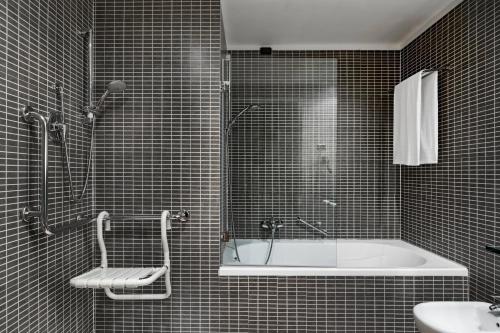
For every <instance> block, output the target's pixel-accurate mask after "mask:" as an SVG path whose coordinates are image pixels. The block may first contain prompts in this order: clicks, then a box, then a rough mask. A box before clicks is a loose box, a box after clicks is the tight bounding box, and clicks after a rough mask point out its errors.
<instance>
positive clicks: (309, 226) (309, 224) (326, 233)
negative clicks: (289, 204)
mask: <svg viewBox="0 0 500 333" xmlns="http://www.w3.org/2000/svg"><path fill="white" fill-rule="evenodd" d="M297 221H298V222H300V223H302V224H304V225H305V226H307V227H308V228H311V229H313V230H314V231H317V232H319V233H320V234H322V235H324V236H328V232H327V231H326V230H323V229H320V228H318V227H317V226H315V225H312V224H311V223H309V222H307V221H305V220H303V219H301V218H300V216H297Z"/></svg>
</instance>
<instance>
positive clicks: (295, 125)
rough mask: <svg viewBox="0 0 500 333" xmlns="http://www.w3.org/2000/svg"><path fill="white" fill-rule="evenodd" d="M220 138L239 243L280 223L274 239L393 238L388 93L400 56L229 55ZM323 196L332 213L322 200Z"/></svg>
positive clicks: (395, 180)
mask: <svg viewBox="0 0 500 333" xmlns="http://www.w3.org/2000/svg"><path fill="white" fill-rule="evenodd" d="M231 56H232V60H231V62H232V71H231V74H232V77H231V94H232V95H231V96H232V116H233V117H234V116H235V115H236V114H238V112H240V111H241V110H242V109H243V108H244V107H245V106H247V105H249V104H259V105H261V106H262V108H261V109H260V110H253V111H250V112H248V113H246V114H245V115H244V116H243V117H241V118H239V119H238V122H237V123H236V125H235V126H234V128H233V130H232V135H231V137H230V140H229V147H230V170H231V175H230V177H231V184H232V186H231V189H232V209H231V211H232V214H230V217H232V219H233V220H234V223H235V226H236V230H237V236H238V237H239V238H259V237H263V236H264V234H263V232H262V230H261V228H260V221H262V220H263V219H265V218H268V217H271V216H274V217H278V218H282V219H284V220H285V227H284V228H283V229H281V230H280V231H279V234H278V235H279V237H282V238H315V237H321V235H320V234H318V233H315V232H313V231H310V230H308V229H305V228H303V227H302V226H300V225H298V224H297V223H296V221H295V218H296V217H297V216H301V217H302V218H303V219H305V220H306V221H309V222H313V221H314V222H316V221H320V222H322V225H321V227H322V228H324V229H326V230H327V231H328V232H329V233H330V235H331V237H332V238H338V237H342V238H399V234H400V228H399V219H400V218H399V211H400V207H399V196H400V193H399V167H397V166H393V165H392V163H391V158H392V141H391V139H392V126H391V124H392V123H391V119H392V96H391V94H390V93H389V92H388V91H389V89H390V88H391V87H393V86H394V85H395V84H396V83H397V82H398V81H399V52H397V51H380V52H356V51H345V52H331V51H328V52H325V51H307V52H303V51H275V52H273V54H272V55H260V53H259V52H258V51H232V52H231ZM324 199H329V200H331V201H334V202H336V203H337V206H336V207H335V208H332V207H331V206H329V205H326V204H324V203H323V202H322V200H324Z"/></svg>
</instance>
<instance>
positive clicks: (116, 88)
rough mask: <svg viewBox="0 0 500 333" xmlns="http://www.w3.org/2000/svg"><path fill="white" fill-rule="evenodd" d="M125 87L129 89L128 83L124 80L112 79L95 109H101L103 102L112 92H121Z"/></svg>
mask: <svg viewBox="0 0 500 333" xmlns="http://www.w3.org/2000/svg"><path fill="white" fill-rule="evenodd" d="M125 89H127V84H126V83H125V82H124V81H122V80H115V81H111V82H110V83H108V85H107V86H106V92H105V93H104V94H103V95H102V96H101V98H100V99H99V102H97V104H96V105H95V109H96V110H97V111H99V109H100V108H101V106H102V104H103V103H104V100H106V98H107V97H108V96H109V94H111V93H120V92H123V91H124V90H125Z"/></svg>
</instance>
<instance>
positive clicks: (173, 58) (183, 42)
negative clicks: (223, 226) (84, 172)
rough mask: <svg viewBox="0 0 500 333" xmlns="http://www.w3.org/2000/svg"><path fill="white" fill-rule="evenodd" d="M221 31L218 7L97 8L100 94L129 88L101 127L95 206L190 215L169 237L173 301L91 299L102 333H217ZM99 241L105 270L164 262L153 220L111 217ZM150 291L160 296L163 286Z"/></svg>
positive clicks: (174, 3) (175, 2)
mask: <svg viewBox="0 0 500 333" xmlns="http://www.w3.org/2000/svg"><path fill="white" fill-rule="evenodd" d="M220 23H221V22H220V4H219V1H217V0H207V1H185V0H182V1H179V0H171V1H165V0H153V1H143V0H140V1H130V0H127V1H107V0H98V1H96V2H95V25H96V73H97V87H96V89H97V91H99V90H100V91H103V89H104V87H105V84H106V82H108V81H111V80H113V79H123V80H125V81H126V83H127V85H128V88H127V90H126V91H125V93H124V94H117V95H114V96H112V98H111V99H110V100H109V101H108V102H107V103H106V106H105V109H106V110H105V112H104V114H103V117H102V118H101V120H100V122H99V128H98V133H97V135H98V142H97V146H96V156H97V163H96V167H95V169H96V209H97V210H98V211H100V210H104V209H105V210H108V211H109V212H110V213H111V214H157V215H158V217H160V213H161V211H162V210H164V209H170V210H174V209H177V210H178V209H180V208H184V209H187V210H190V211H191V221H190V222H189V223H186V224H185V225H183V226H181V225H179V224H174V230H173V231H172V232H169V244H170V253H171V262H172V289H173V294H172V296H171V298H169V299H167V300H164V301H138V302H131V301H128V302H116V301H112V300H110V299H108V298H107V297H106V296H105V295H104V292H102V291H100V290H99V291H96V298H95V306H96V319H95V323H96V324H95V325H96V326H95V328H96V331H97V332H207V331H212V332H217V329H216V327H218V324H219V323H218V319H217V318H218V295H219V290H218V276H217V269H218V264H219V222H220V208H219V204H220V184H219V179H220V176H219V174H220V153H219V151H220V148H219V146H220V140H219V129H220V125H219V119H220V57H221V40H220V38H221V33H220ZM106 241H107V242H108V244H109V251H110V253H109V260H110V264H111V265H127V266H128V265H133V266H148V265H153V264H154V265H161V264H162V252H161V243H160V234H159V220H155V221H135V222H122V221H113V226H112V231H111V232H108V233H106ZM96 253H97V260H99V258H98V257H99V255H98V254H99V252H98V250H97V249H96ZM152 288H153V289H154V290H156V291H161V290H164V288H165V287H164V282H163V279H161V281H158V282H157V283H156V284H155V285H154V286H153V287H152Z"/></svg>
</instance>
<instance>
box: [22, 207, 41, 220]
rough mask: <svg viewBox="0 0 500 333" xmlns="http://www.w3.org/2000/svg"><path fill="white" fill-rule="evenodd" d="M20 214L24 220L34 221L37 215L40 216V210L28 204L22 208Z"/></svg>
mask: <svg viewBox="0 0 500 333" xmlns="http://www.w3.org/2000/svg"><path fill="white" fill-rule="evenodd" d="M20 215H21V219H22V220H23V222H26V223H33V222H35V219H36V218H37V217H38V218H39V217H40V211H39V210H36V209H35V208H33V207H32V206H26V207H24V208H23V209H21V212H20Z"/></svg>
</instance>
